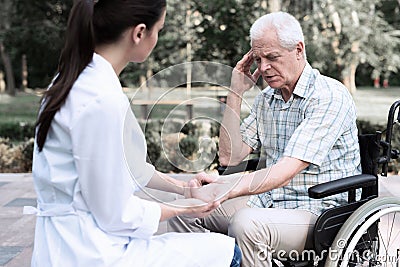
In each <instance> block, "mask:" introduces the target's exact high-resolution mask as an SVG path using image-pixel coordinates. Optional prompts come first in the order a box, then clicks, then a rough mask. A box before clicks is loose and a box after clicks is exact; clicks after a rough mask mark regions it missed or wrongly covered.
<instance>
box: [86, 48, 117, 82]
mask: <svg viewBox="0 0 400 267" xmlns="http://www.w3.org/2000/svg"><path fill="white" fill-rule="evenodd" d="M88 67H90V68H93V69H94V70H95V71H96V72H97V73H99V74H100V73H101V74H100V75H99V77H102V78H100V79H103V78H104V79H106V80H107V81H109V82H111V83H112V84H115V85H117V84H118V85H119V86H121V82H120V81H119V78H118V76H117V74H116V73H115V71H114V68H113V66H112V65H111V63H110V62H108V61H107V60H106V59H105V58H104V57H102V56H101V55H99V54H97V53H93V58H92V61H91V62H90V63H89V65H88ZM102 82H105V80H103V81H102ZM121 88H122V87H121Z"/></svg>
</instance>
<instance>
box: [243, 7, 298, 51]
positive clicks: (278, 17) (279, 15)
mask: <svg viewBox="0 0 400 267" xmlns="http://www.w3.org/2000/svg"><path fill="white" fill-rule="evenodd" d="M271 29H274V30H275V31H276V34H277V36H278V40H279V43H280V45H281V46H282V47H283V48H286V49H288V50H289V51H292V50H293V49H295V48H296V45H297V44H298V43H299V42H302V43H303V44H304V35H303V30H302V29H301V26H300V23H299V21H298V20H297V19H296V18H295V17H293V16H292V15H290V14H288V13H286V12H281V11H279V12H273V13H269V14H266V15H264V16H262V17H260V18H259V19H257V20H256V21H255V22H254V23H253V25H252V26H251V28H250V39H251V42H253V40H259V39H261V38H263V36H264V35H265V34H268V32H270V31H271ZM304 57H306V50H305V49H304Z"/></svg>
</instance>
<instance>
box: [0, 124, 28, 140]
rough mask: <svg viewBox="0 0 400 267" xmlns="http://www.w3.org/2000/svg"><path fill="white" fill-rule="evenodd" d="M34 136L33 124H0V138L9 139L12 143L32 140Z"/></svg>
mask: <svg viewBox="0 0 400 267" xmlns="http://www.w3.org/2000/svg"><path fill="white" fill-rule="evenodd" d="M34 135H35V124H34V123H22V122H15V121H11V122H3V123H0V137H3V138H9V139H11V140H13V141H23V140H25V139H27V138H28V139H29V138H33V137H34Z"/></svg>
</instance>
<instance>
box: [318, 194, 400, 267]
mask: <svg viewBox="0 0 400 267" xmlns="http://www.w3.org/2000/svg"><path fill="white" fill-rule="evenodd" d="M337 266H340V267H346V266H352V267H353V266H354V267H357V266H388V267H399V266H400V198H398V197H380V198H376V199H373V200H370V201H368V202H367V203H365V204H364V205H362V206H361V207H360V208H358V209H357V210H356V211H355V212H354V213H353V214H352V215H351V216H350V217H349V218H348V219H347V221H346V222H345V224H344V225H343V226H342V228H341V229H340V231H339V232H338V234H337V235H336V238H335V240H334V241H333V243H332V246H331V248H330V250H329V251H328V252H327V254H326V262H325V267H337Z"/></svg>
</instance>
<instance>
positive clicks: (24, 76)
mask: <svg viewBox="0 0 400 267" xmlns="http://www.w3.org/2000/svg"><path fill="white" fill-rule="evenodd" d="M21 75H22V77H21V78H22V90H24V91H25V89H27V88H28V63H27V61H26V55H25V54H23V55H22V73H21Z"/></svg>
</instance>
